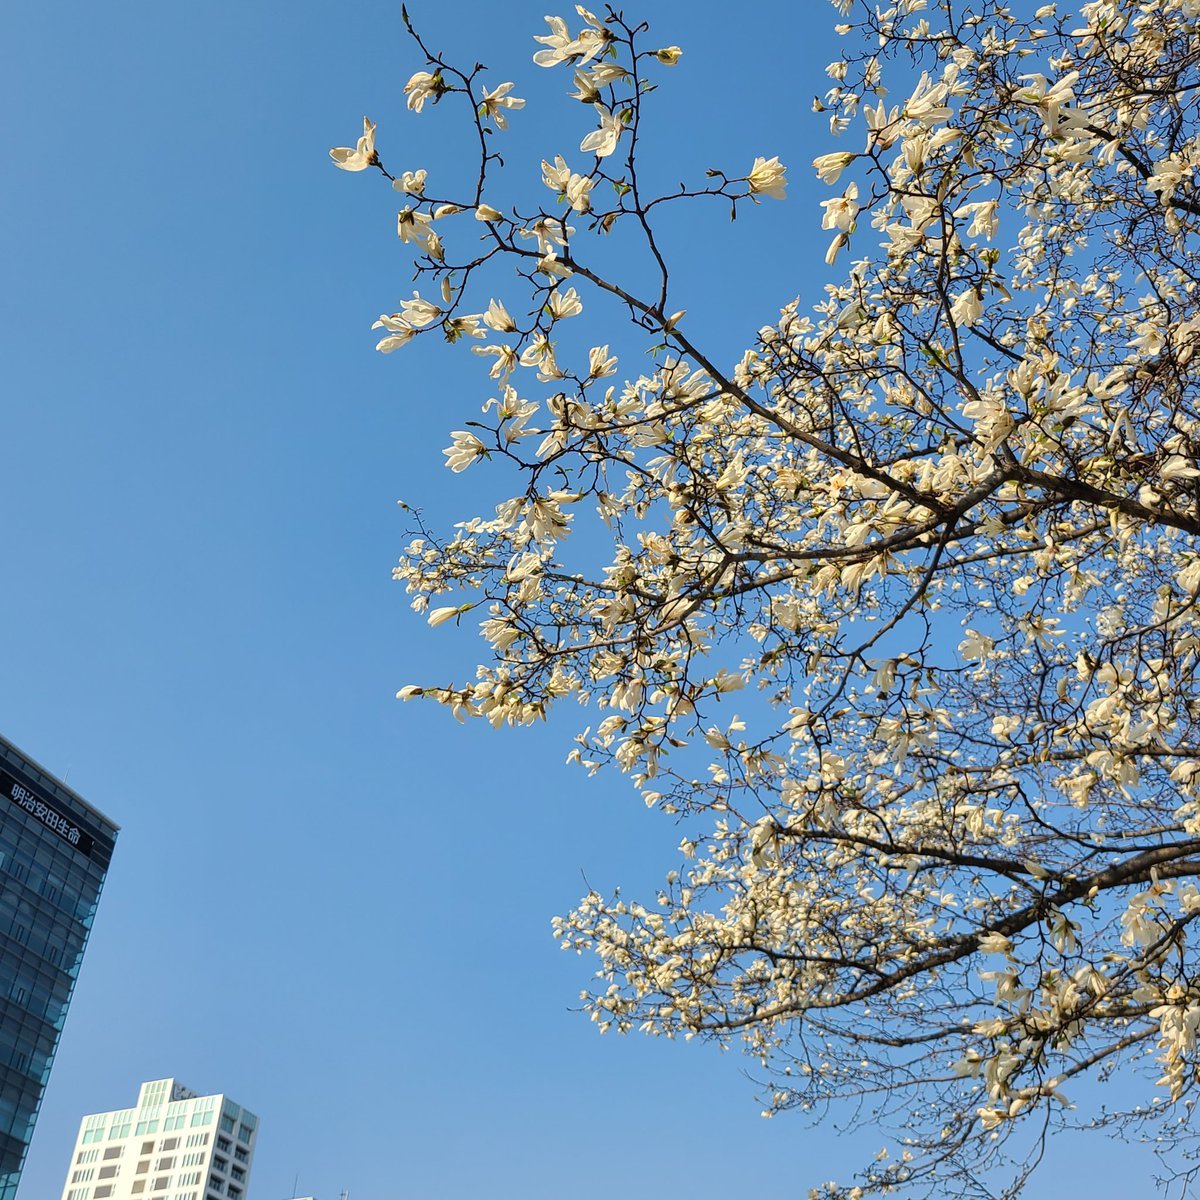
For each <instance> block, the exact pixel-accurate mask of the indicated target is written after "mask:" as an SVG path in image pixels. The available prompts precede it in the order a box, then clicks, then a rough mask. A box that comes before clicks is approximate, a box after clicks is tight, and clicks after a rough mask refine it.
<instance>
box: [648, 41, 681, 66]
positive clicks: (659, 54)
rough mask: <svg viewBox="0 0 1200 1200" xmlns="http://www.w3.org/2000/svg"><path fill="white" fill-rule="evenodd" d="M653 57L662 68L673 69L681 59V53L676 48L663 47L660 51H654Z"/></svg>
mask: <svg viewBox="0 0 1200 1200" xmlns="http://www.w3.org/2000/svg"><path fill="white" fill-rule="evenodd" d="M654 57H655V58H657V59H658V61H659V62H660V63H662V65H663V66H664V67H673V66H674V65H675V64H676V63H677V62H678V61H679V60H680V59H681V58H682V57H683V51H682V50H680V48H679V47H678V46H664V47H663V48H662V49H661V50H655V51H654Z"/></svg>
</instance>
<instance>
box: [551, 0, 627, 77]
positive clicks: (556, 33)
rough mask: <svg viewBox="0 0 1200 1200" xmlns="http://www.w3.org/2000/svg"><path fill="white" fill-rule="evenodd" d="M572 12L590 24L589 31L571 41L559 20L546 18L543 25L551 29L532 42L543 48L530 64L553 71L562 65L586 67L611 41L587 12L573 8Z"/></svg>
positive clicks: (581, 33) (558, 18) (606, 32)
mask: <svg viewBox="0 0 1200 1200" xmlns="http://www.w3.org/2000/svg"><path fill="white" fill-rule="evenodd" d="M575 11H576V12H578V13H579V15H580V16H582V17H583V18H584V20H585V21H588V22H589V26H590V27H589V28H587V29H583V30H581V31H580V34H579V36H578V37H576V38H573V37H572V36H571V34H570V32H569V31H568V29H567V23H566V21H564V20H563V19H562V17H547V18H546V24H547V25H549V26H550V32H549V33H548V34H546V35H545V36H544V37H536V36H535V37H534V39H533V40H534V41H535V42H541V44H542V45H543V46H545V47H546V49H545V50H539V51H538V52H537V53H536V54H535V55H534V56H533V61H534V62H535V63H537V65H538V66H539V67H556V66H558V64H559V63H563V62H578V63H585V62H588V61H590V60H591V59H593V58H595V57H596V55H597V54H599V53H600V52H601V51H602V50H603V49H604V47H605V46H606V45H607V44H608V42H609V40H610V38H609V34H608V31H607V30H606V29H605V28H604V26H603V25H601V24H600V22H599V21H598V20H597V19H596V18H595V17H594V16H593V15H592V14H591V13H589V12H588V11H587V9H585V8H581V7H580V6H579V5H576V8H575Z"/></svg>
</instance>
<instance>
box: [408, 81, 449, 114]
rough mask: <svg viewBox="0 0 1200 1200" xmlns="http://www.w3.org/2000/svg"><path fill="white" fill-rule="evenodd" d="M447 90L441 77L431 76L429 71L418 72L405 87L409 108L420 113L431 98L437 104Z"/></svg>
mask: <svg viewBox="0 0 1200 1200" xmlns="http://www.w3.org/2000/svg"><path fill="white" fill-rule="evenodd" d="M445 90H446V83H445V81H444V80H443V79H442V77H441V75H440V74H438V75H431V74H430V73H429V72H428V71H418V72H417V73H416V74H415V75H413V76H412V78H411V79H409V81H408V82H407V83H406V84H405V85H404V94H405V95H406V96H407V97H408V101H407V103H408V107H409V108H411V109H412V110H413V112H420V111H421V109H422V107H423V106H424V104H425V101H426V100H428V99H429V97H430V96H432V97H433V99H434V102H435V103H436V102H437V100H438V99H439V98H440V97H441V95H442V93H443V92H444V91H445Z"/></svg>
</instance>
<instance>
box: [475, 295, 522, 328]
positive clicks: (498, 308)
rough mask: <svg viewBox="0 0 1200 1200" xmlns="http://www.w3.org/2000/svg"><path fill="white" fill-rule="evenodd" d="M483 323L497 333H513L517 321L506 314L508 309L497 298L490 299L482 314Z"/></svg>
mask: <svg viewBox="0 0 1200 1200" xmlns="http://www.w3.org/2000/svg"><path fill="white" fill-rule="evenodd" d="M483 323H484V324H485V325H486V326H487V327H488V328H489V329H494V330H495V331H496V332H497V333H515V332H516V329H517V323H516V321H514V320H513V319H512V317H510V316H509V315H508V309H507V308H505V307H504V305H503V304H502V303H501V302H500V301H499V300H492V301H491V302H490V303H489V304H488V306H487V312H485V313H484V314H483Z"/></svg>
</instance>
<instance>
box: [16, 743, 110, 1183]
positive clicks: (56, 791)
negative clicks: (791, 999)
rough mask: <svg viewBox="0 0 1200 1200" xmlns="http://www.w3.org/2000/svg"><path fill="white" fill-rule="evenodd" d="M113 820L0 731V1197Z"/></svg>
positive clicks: (31, 1106) (96, 890) (61, 1015)
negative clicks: (41, 765)
mask: <svg viewBox="0 0 1200 1200" xmlns="http://www.w3.org/2000/svg"><path fill="white" fill-rule="evenodd" d="M116 836H117V826H116V825H114V824H113V823H112V821H110V820H109V819H108V818H107V817H106V816H104V815H103V814H102V813H99V812H97V811H96V809H94V808H92V806H91V805H90V804H88V803H87V802H86V801H84V800H83V799H82V798H81V797H80V796H78V795H77V794H76V793H75V792H73V791H72V790H71V789H70V788H69V787H67V786H66V784H64V783H63V782H62V781H61V780H58V779H55V778H54V776H53V775H51V774H50V773H49V772H48V771H46V770H45V769H44V768H42V767H40V766H38V764H37V763H35V762H34V761H33V760H32V759H31V758H28V757H27V756H26V755H24V754H22V753H21V751H19V750H18V749H17V748H16V747H15V746H14V745H13V744H12V743H11V742H9V741H7V740H6V739H5V738H3V737H0V1200H13V1198H14V1197H15V1196H16V1194H17V1183H18V1182H19V1180H20V1178H21V1167H22V1166H23V1165H24V1162H25V1151H26V1149H27V1148H28V1146H29V1140H30V1138H31V1137H32V1136H33V1125H34V1122H35V1121H36V1120H37V1113H38V1108H39V1106H40V1105H41V1102H42V1092H43V1090H44V1089H45V1086H46V1080H47V1078H48V1077H49V1074H50V1065H51V1063H52V1062H53V1061H54V1051H55V1049H56V1048H57V1046H58V1037H59V1034H60V1033H61V1032H62V1027H63V1021H64V1020H65V1019H66V1015H67V1004H68V1002H69V1001H70V999H71V991H72V989H73V988H74V986H75V978H76V976H77V975H78V973H79V964H80V961H81V960H82V958H83V949H84V946H86V945H87V939H88V933H89V931H90V930H91V927H92V918H93V917H94V916H95V913H96V902H97V901H98V900H99V898H100V888H101V886H102V885H103V883H104V876H105V874H106V873H107V871H108V864H109V862H110V860H111V859H112V852H113V844H114V842H115V840H116Z"/></svg>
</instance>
